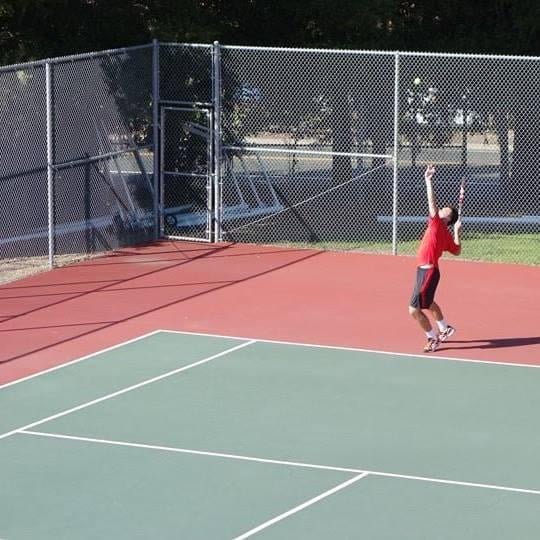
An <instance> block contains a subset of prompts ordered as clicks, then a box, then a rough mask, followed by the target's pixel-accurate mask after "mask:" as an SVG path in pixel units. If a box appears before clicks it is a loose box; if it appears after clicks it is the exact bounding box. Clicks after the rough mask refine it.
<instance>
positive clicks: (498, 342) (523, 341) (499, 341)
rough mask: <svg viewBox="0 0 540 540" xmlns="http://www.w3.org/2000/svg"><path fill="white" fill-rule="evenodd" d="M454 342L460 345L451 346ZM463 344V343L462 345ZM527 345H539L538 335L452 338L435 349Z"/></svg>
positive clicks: (539, 337) (496, 347)
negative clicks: (469, 338)
mask: <svg viewBox="0 0 540 540" xmlns="http://www.w3.org/2000/svg"><path fill="white" fill-rule="evenodd" d="M454 343H459V344H461V345H457V346H453V345H454ZM463 344H464V345H463ZM528 345H540V336H531V337H520V338H516V337H512V338H495V339H490V338H486V339H471V340H454V339H453V340H452V341H445V342H444V346H443V347H440V348H439V349H437V350H438V351H445V350H449V351H451V350H462V349H463V350H466V349H498V348H502V347H508V348H509V347H527V346H528Z"/></svg>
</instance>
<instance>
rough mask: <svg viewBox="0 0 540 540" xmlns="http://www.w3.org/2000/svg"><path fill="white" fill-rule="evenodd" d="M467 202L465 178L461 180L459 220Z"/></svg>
mask: <svg viewBox="0 0 540 540" xmlns="http://www.w3.org/2000/svg"><path fill="white" fill-rule="evenodd" d="M464 201H465V178H463V179H462V180H461V186H460V188H459V199H458V208H457V212H458V219H459V220H461V214H462V213H463V202H464Z"/></svg>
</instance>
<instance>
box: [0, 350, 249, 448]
mask: <svg viewBox="0 0 540 540" xmlns="http://www.w3.org/2000/svg"><path fill="white" fill-rule="evenodd" d="M253 343H255V340H251V341H248V342H244V343H241V344H240V345H236V346H235V347H231V348H229V349H226V350H225V351H222V352H220V353H217V354H214V355H212V356H208V357H207V358H203V359H202V360H198V361H197V362H194V363H192V364H189V365H187V366H183V367H181V368H178V369H173V370H172V371H168V372H167V373H163V374H162V375H158V376H157V377H152V378H151V379H146V380H144V381H142V382H140V383H137V384H134V385H132V386H128V387H127V388H123V389H122V390H118V391H116V392H113V393H112V394H107V395H105V396H102V397H100V398H97V399H93V400H92V401H87V402H86V403H83V404H81V405H77V406H76V407H72V408H71V409H67V410H65V411H62V412H59V413H57V414H53V415H51V416H48V417H47V418H43V419H41V420H38V421H36V422H32V423H30V424H26V425H25V426H21V427H19V428H17V429H13V430H11V431H8V432H6V433H3V434H1V435H0V439H5V438H6V437H9V436H10V435H13V434H14V433H17V432H19V431H22V430H23V429H28V428H32V427H34V426H38V425H39V424H43V423H45V422H48V421H50V420H55V419H56V418H60V417H62V416H66V415H67V414H70V413H72V412H75V411H79V410H81V409H85V408H86V407H90V406H91V405H95V404H96V403H100V402H102V401H105V400H107V399H111V398H113V397H116V396H120V395H122V394H125V393H127V392H131V391H132V390H136V389H137V388H142V387H143V386H146V385H148V384H152V383H154V382H157V381H161V380H162V379H165V378H167V377H171V376H172V375H176V374H177V373H181V372H182V371H186V370H187V369H191V368H194V367H196V366H200V365H201V364H205V363H206V362H210V361H211V360H215V359H216V358H220V357H221V356H225V355H226V354H230V353H232V352H234V351H237V350H239V349H242V348H244V347H247V346H248V345H252V344H253Z"/></svg>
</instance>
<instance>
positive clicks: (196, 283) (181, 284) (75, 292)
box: [0, 279, 231, 332]
mask: <svg viewBox="0 0 540 540" xmlns="http://www.w3.org/2000/svg"><path fill="white" fill-rule="evenodd" d="M230 282H231V280H230V279H229V280H216V281H201V282H196V281H193V282H189V283H187V282H186V283H171V284H168V285H152V286H151V287H144V286H141V287H122V288H119V289H110V290H107V291H105V290H102V291H97V290H96V291H72V292H70V293H67V292H64V293H61V292H59V293H46V294H24V295H19V296H6V297H4V298H2V297H0V303H2V300H13V299H19V298H41V297H47V296H51V297H52V296H66V295H68V294H84V293H85V292H90V293H94V292H118V291H142V290H145V289H166V288H167V287H189V286H195V285H215V284H221V283H230ZM115 285H118V286H119V285H121V283H116V282H114V283H111V287H113V286H115ZM73 298H75V297H73ZM66 300H71V298H66ZM9 317H13V315H0V319H6V320H7V319H8V318H9ZM0 322H2V321H0ZM1 331H2V330H0V332H1Z"/></svg>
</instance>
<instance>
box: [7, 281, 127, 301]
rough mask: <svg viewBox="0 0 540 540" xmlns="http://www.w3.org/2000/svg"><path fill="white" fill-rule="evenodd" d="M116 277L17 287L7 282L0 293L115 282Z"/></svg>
mask: <svg viewBox="0 0 540 540" xmlns="http://www.w3.org/2000/svg"><path fill="white" fill-rule="evenodd" d="M117 281H118V280H116V279H96V280H93V281H64V282H62V283H43V284H40V285H20V286H18V287H10V286H9V283H8V284H6V285H3V286H0V293H1V292H4V291H15V290H18V289H45V288H50V287H66V286H68V285H91V284H97V283H116V282H117ZM0 298H13V297H9V296H2V297H0Z"/></svg>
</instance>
